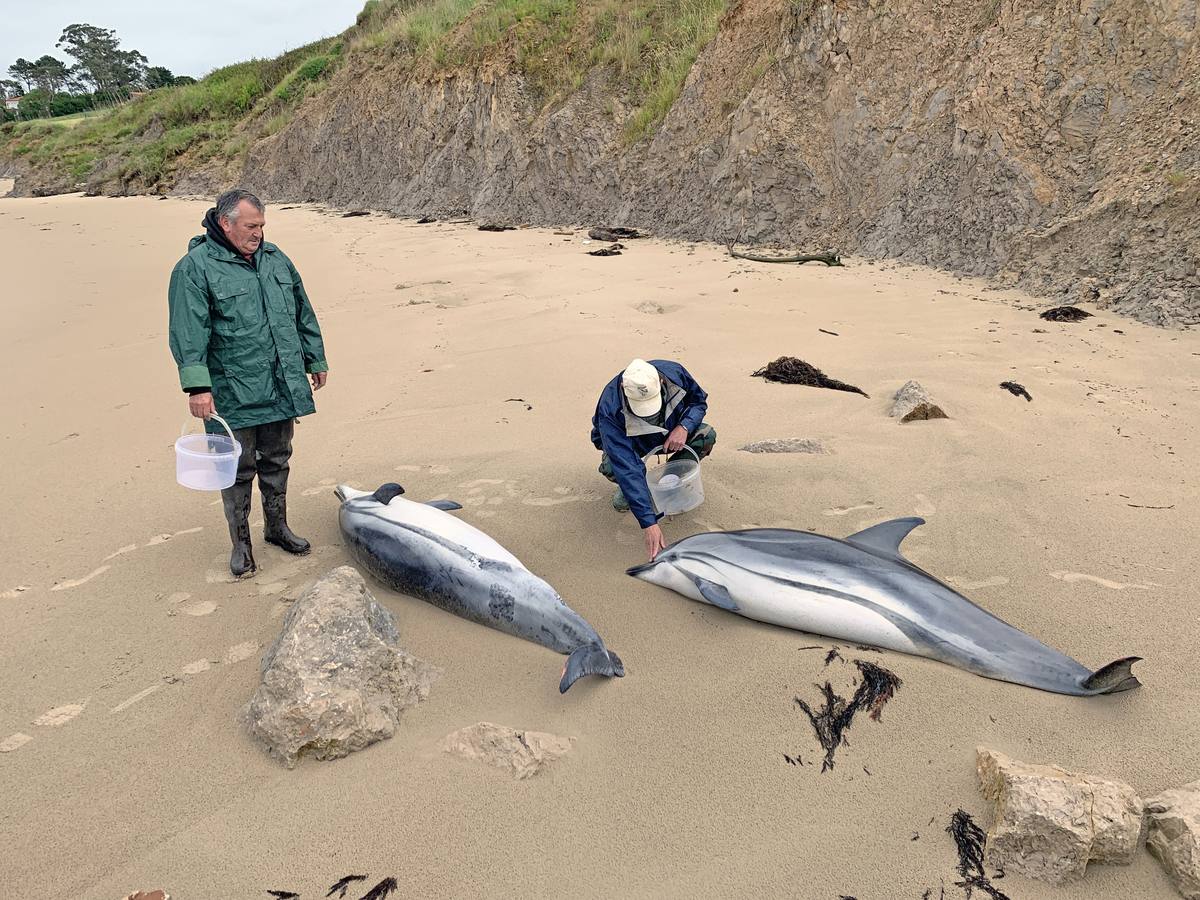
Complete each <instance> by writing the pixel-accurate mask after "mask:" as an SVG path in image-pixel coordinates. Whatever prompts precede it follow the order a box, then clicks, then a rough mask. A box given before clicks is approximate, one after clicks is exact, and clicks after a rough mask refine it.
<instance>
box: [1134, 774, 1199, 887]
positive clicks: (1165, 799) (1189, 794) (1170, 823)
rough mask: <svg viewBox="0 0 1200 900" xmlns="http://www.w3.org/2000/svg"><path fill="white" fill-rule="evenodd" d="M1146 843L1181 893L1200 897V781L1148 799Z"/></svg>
mask: <svg viewBox="0 0 1200 900" xmlns="http://www.w3.org/2000/svg"><path fill="white" fill-rule="evenodd" d="M1146 818H1147V820H1148V821H1149V826H1150V833H1149V836H1148V837H1147V838H1146V846H1147V847H1149V848H1150V852H1151V853H1153V854H1154V855H1155V856H1156V857H1158V860H1159V862H1161V863H1162V864H1163V868H1164V869H1166V870H1167V874H1168V875H1170V876H1171V880H1172V881H1173V882H1174V883H1175V887H1176V888H1177V889H1178V890H1179V894H1180V896H1182V897H1185V898H1186V900H1200V781H1193V782H1192V783H1191V784H1185V785H1184V786H1183V787H1181V788H1175V789H1174V790H1170V791H1163V793H1161V794H1159V795H1158V796H1156V797H1151V798H1150V799H1149V800H1147V801H1146Z"/></svg>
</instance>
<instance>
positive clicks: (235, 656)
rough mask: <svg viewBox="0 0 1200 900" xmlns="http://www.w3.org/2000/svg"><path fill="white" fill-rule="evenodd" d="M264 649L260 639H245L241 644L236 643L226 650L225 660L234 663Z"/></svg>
mask: <svg viewBox="0 0 1200 900" xmlns="http://www.w3.org/2000/svg"><path fill="white" fill-rule="evenodd" d="M261 649H262V644H260V643H259V642H258V641H243V642H242V643H240V644H234V645H233V646H232V647H230V648H229V649H228V650H226V651H225V657H224V659H225V662H227V663H229V664H230V665H232V664H233V663H239V662H241V661H242V660H244V659H249V658H250V657H252V656H254V655H255V654H256V653H258V651H259V650H261Z"/></svg>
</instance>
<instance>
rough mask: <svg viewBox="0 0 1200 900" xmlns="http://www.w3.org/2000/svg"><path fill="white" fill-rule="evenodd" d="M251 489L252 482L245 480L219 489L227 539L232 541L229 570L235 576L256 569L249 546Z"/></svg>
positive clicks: (252, 487) (238, 576) (237, 576)
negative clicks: (223, 509) (221, 489)
mask: <svg viewBox="0 0 1200 900" xmlns="http://www.w3.org/2000/svg"><path fill="white" fill-rule="evenodd" d="M253 490H254V482H252V481H246V482H240V483H238V484H235V485H234V486H233V487H231V488H225V490H223V491H221V500H222V502H223V504H224V506H225V521H226V522H228V523H229V540H230V541H231V542H232V543H233V552H231V553H230V554H229V571H230V572H232V573H233V575H234V577H235V578H241V577H242V576H243V575H250V574H252V573H253V572H254V571H256V570H257V569H258V566H256V565H255V564H254V551H253V550H252V549H251V547H250V496H251V494H252V492H253Z"/></svg>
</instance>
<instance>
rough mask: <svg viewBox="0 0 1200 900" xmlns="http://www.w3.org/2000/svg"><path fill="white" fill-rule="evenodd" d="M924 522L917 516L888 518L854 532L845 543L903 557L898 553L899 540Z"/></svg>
mask: <svg viewBox="0 0 1200 900" xmlns="http://www.w3.org/2000/svg"><path fill="white" fill-rule="evenodd" d="M924 524H925V520H924V519H922V518H919V517H917V516H908V517H907V518H904V519H890V520H888V521H887V522H880V523H879V524H878V525H872V526H871V527H870V528H864V529H863V530H862V531H858V532H855V533H854V534H852V535H850V537H848V538H846V539H845V540H846V543H847V544H854V545H855V546H856V547H861V548H862V549H864V550H873V551H875V552H876V553H884V554H887V555H888V556H895V557H898V558H900V559H903V558H904V557H903V555H902V554H901V553H900V543H901V541H903V540H904V539H905V538H906V537H908V534H909V532H910V531H912V530H913V529H914V528H916V527H917V526H918V525H924Z"/></svg>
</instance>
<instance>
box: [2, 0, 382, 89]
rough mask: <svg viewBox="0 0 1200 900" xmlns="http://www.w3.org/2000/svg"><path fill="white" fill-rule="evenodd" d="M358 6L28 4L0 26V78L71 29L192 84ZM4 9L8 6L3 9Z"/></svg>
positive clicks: (288, 2)
mask: <svg viewBox="0 0 1200 900" xmlns="http://www.w3.org/2000/svg"><path fill="white" fill-rule="evenodd" d="M363 3H364V0H319V2H314V0H239V2H233V0H200V2H196V0H192V2H186V3H184V2H179V0H104V2H96V0H91V2H82V0H32V2H28V3H22V4H20V6H19V8H17V7H16V5H15V4H14V5H13V8H11V9H9V11H8V12H7V13H6V14H5V15H4V23H3V25H0V78H7V77H8V67H9V66H11V65H12V64H13V62H15V61H16V59H17V58H18V57H22V56H23V57H25V58H26V59H29V60H34V59H37V58H38V57H39V56H41V55H42V54H44V53H49V54H50V55H51V56H55V57H57V58H59V59H61V60H62V61H63V62H65V63H68V64H71V63H72V62H73V60H71V59H70V58H69V57H67V56H66V55H65V54H64V53H63V52H62V51H61V50H58V49H56V48H55V46H54V42H55V41H57V40H58V37H59V35H60V34H62V30H63V28H65V27H66V26H68V25H72V24H75V23H77V22H78V23H84V24H88V25H96V26H98V27H100V28H111V29H113V30H114V31H116V33H117V37H118V38H120V40H121V47H122V49H125V50H140V51H141V52H142V53H144V54H145V55H146V57H147V59H149V60H150V65H152V66H166V67H167V68H168V69H170V70H171V71H172V72H174V73H175V74H176V75H192V76H194V77H196V78H199V77H200V76H202V75H204V74H205V73H207V72H209V71H210V70H212V69H215V68H217V67H218V66H224V65H228V64H229V63H234V62H242V61H243V60H247V59H252V58H254V57H272V56H278V55H279V54H280V53H282V52H283V51H285V50H291V49H292V48H294V47H299V46H301V45H303V44H307V43H309V42H311V41H315V40H317V39H318V38H322V37H329V36H331V35H334V34H339V33H340V32H342V31H344V30H345V29H346V28H348V27H349V26H350V25H352V24H354V18H355V16H357V15H358V12H359V10H361V9H362V7H363ZM6 5H7V4H6Z"/></svg>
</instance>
